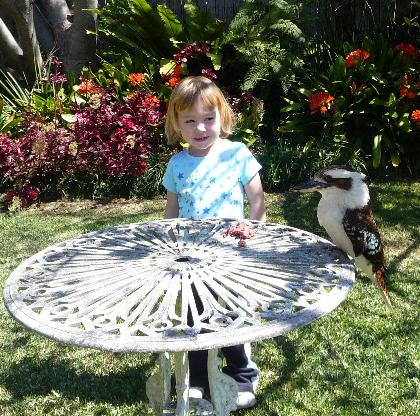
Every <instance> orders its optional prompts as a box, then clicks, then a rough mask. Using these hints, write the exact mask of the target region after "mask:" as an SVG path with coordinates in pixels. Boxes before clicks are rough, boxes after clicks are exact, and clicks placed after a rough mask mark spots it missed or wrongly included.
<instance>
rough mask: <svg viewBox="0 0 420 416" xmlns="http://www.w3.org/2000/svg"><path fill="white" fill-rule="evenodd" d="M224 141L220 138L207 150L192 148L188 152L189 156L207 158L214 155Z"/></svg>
mask: <svg viewBox="0 0 420 416" xmlns="http://www.w3.org/2000/svg"><path fill="white" fill-rule="evenodd" d="M222 140H223V139H221V138H220V137H219V138H218V139H217V140H216V141H215V142H214V143H213V144H212V145H211V146H210V147H208V148H206V149H196V148H192V147H191V146H190V147H189V148H188V150H187V151H188V154H189V155H190V156H193V157H206V156H208V155H210V154H211V153H213V152H214V151H215V150H216V149H217V148H218V147H219V146H220V144H221V141H222Z"/></svg>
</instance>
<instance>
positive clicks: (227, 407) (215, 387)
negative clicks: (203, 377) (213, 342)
mask: <svg viewBox="0 0 420 416" xmlns="http://www.w3.org/2000/svg"><path fill="white" fill-rule="evenodd" d="M218 351H219V350H218V349H212V350H209V353H208V363H207V366H208V373H209V386H210V395H211V402H212V404H213V408H214V412H215V414H216V416H227V415H229V413H230V412H231V411H232V410H236V398H237V397H238V383H237V382H236V381H235V380H234V379H233V378H232V377H230V376H228V375H227V374H224V373H222V371H221V370H220V364H221V361H222V360H221V359H220V357H219V356H218Z"/></svg>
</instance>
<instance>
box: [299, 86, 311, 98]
mask: <svg viewBox="0 0 420 416" xmlns="http://www.w3.org/2000/svg"><path fill="white" fill-rule="evenodd" d="M298 91H299V92H300V93H301V94H303V95H304V96H305V97H308V98H309V97H310V96H311V95H312V91H311V90H308V89H307V88H299V89H298Z"/></svg>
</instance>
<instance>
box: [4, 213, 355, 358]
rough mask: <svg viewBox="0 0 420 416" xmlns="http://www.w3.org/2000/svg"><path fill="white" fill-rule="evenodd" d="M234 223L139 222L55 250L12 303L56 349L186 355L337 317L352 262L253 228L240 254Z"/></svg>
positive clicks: (19, 284) (27, 266) (307, 237)
mask: <svg viewBox="0 0 420 416" xmlns="http://www.w3.org/2000/svg"><path fill="white" fill-rule="evenodd" d="M234 223H235V222H234V221H229V220H194V221H192V220H184V219H175V220H161V221H151V222H142V223H137V224H128V225H122V226H117V227H112V228H107V229H104V230H101V231H96V232H92V233H89V234H85V235H83V236H80V237H78V238H75V239H72V240H69V241H66V242H64V243H61V244H57V245H55V246H52V247H49V248H47V249H46V250H44V251H42V252H40V253H38V254H36V255H35V256H33V257H31V258H30V259H28V260H27V261H25V262H24V263H22V265H21V266H19V267H18V268H17V269H16V270H15V271H14V272H13V273H12V275H11V276H10V277H9V279H8V281H7V283H6V287H5V292H4V293H5V303H6V306H7V308H8V309H9V310H10V312H11V313H12V315H14V316H15V317H16V318H17V319H19V320H20V321H21V322H22V323H23V324H25V325H27V326H28V327H30V328H31V329H34V330H36V331H39V332H41V333H43V334H45V335H48V336H50V337H52V338H54V339H57V340H59V341H63V342H67V343H71V344H77V345H82V346H88V347H94V348H100V349H106V350H113V351H119V350H123V351H186V350H193V349H204V348H214V347H219V346H227V345H234V344H239V343H244V342H248V341H252V340H257V339H263V338H267V337H270V336H274V335H279V334H281V333H283V332H286V331H287V330H289V329H291V327H296V326H300V325H303V324H306V323H309V322H310V321H312V320H313V319H316V318H317V317H319V316H321V315H323V314H324V313H326V312H328V311H330V310H332V309H334V308H335V307H336V306H337V305H338V304H339V303H340V302H341V301H342V300H343V299H344V297H345V296H346V294H347V292H348V291H349V290H350V288H351V285H352V283H353V279H354V269H353V266H352V264H351V261H350V260H349V259H348V257H347V256H346V255H345V254H344V253H343V252H341V251H340V250H339V249H337V248H336V247H335V246H333V245H331V244H330V243H329V242H327V241H326V240H323V239H321V238H319V237H317V236H315V235H313V234H311V233H307V232H304V231H301V230H298V229H295V228H292V227H287V226H283V225H278V224H270V223H267V224H265V223H261V222H258V221H252V222H249V224H250V226H251V227H252V228H253V231H254V233H255V235H254V236H253V237H252V238H251V239H249V240H247V241H246V246H245V247H241V246H238V240H236V239H235V238H234V237H231V236H229V235H227V236H226V232H225V231H226V229H227V228H228V227H229V226H232V224H234ZM196 299H199V300H200V301H201V303H202V305H203V311H202V312H200V311H199V309H198V308H197V305H196ZM189 313H190V320H192V322H193V324H192V325H188V314H189ZM232 330H234V331H232Z"/></svg>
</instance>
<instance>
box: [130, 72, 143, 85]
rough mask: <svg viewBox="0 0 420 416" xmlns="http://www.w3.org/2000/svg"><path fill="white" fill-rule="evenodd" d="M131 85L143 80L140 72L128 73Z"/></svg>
mask: <svg viewBox="0 0 420 416" xmlns="http://www.w3.org/2000/svg"><path fill="white" fill-rule="evenodd" d="M128 79H129V80H130V84H131V85H133V86H134V85H139V84H141V83H142V82H143V81H144V74H143V73H141V72H137V73H136V74H130V75H129V76H128Z"/></svg>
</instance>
